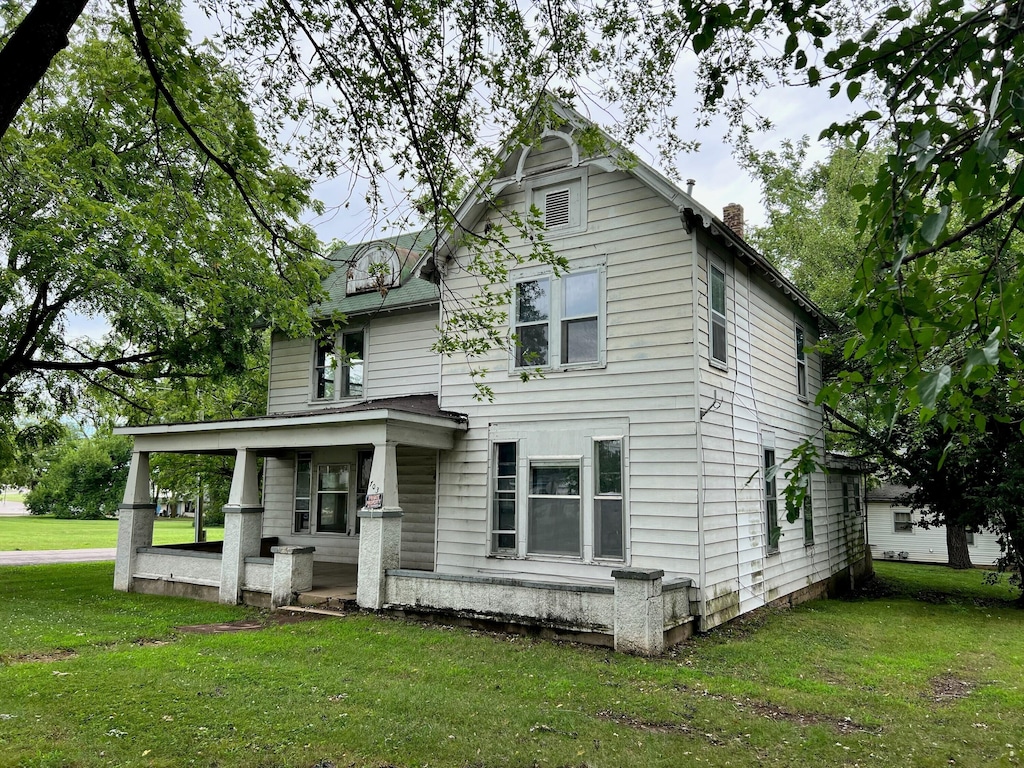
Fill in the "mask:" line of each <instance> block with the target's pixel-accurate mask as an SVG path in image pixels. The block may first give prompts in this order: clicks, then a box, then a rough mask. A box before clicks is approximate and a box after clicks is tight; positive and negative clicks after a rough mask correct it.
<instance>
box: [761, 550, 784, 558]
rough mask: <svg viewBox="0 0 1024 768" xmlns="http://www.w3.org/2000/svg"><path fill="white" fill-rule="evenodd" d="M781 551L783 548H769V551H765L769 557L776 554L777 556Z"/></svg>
mask: <svg viewBox="0 0 1024 768" xmlns="http://www.w3.org/2000/svg"><path fill="white" fill-rule="evenodd" d="M781 552H782V550H781V549H769V550H768V551H767V552H766V553H765V555H766V556H768V557H776V556H777V555H779V554H780V553H781Z"/></svg>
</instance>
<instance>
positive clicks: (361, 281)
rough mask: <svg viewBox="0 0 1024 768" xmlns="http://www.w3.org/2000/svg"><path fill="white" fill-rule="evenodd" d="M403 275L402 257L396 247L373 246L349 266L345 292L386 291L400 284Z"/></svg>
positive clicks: (349, 293)
mask: <svg viewBox="0 0 1024 768" xmlns="http://www.w3.org/2000/svg"><path fill="white" fill-rule="evenodd" d="M401 275H402V264H401V259H399V258H398V253H396V252H395V249H394V248H389V247H385V246H379V245H377V246H371V247H369V248H367V249H366V250H365V251H363V252H362V253H360V254H359V255H358V256H357V257H356V258H355V259H354V261H353V263H352V265H351V266H350V267H349V270H348V281H347V282H346V284H345V293H347V294H348V295H350V296H351V295H352V294H353V293H363V292H364V291H381V292H382V293H386V292H387V290H388V289H389V288H394V287H395V286H396V285H398V282H399V279H400V278H401Z"/></svg>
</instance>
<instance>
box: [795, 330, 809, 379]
mask: <svg viewBox="0 0 1024 768" xmlns="http://www.w3.org/2000/svg"><path fill="white" fill-rule="evenodd" d="M796 393H797V395H799V396H800V397H807V360H806V358H805V357H804V329H803V328H801V327H800V326H799V325H798V326H797V327H796Z"/></svg>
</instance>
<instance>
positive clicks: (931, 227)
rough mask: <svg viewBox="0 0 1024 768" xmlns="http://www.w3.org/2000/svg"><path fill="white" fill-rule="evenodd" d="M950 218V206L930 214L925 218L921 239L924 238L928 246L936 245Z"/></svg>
mask: <svg viewBox="0 0 1024 768" xmlns="http://www.w3.org/2000/svg"><path fill="white" fill-rule="evenodd" d="M948 218H949V206H948V205H944V206H942V207H941V208H940V209H939V210H938V211H936V212H935V213H930V214H928V215H927V216H925V217H924V223H923V224H922V225H921V237H923V238H924V241H925V242H926V243H928V245H934V244H935V241H936V240H938V238H939V235H940V234H941V233H942V230H943V228H944V227H945V226H946V219H948Z"/></svg>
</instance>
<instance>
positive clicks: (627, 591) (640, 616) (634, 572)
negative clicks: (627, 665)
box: [612, 568, 665, 656]
mask: <svg viewBox="0 0 1024 768" xmlns="http://www.w3.org/2000/svg"><path fill="white" fill-rule="evenodd" d="M664 576H665V572H664V571H662V570H660V569H654V568H652V569H648V568H618V569H616V570H614V571H612V578H613V579H615V650H616V651H621V652H623V653H634V654H639V655H641V656H657V655H658V654H660V653H662V652H664V650H665V603H664V600H663V599H662V596H661V581H662V578H663V577H664Z"/></svg>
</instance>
